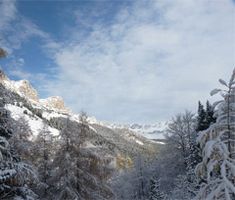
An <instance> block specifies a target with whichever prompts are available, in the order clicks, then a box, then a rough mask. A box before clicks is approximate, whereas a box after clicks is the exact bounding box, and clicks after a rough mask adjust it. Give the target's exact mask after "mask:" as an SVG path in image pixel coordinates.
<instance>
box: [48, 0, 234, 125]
mask: <svg viewBox="0 0 235 200" xmlns="http://www.w3.org/2000/svg"><path fill="white" fill-rule="evenodd" d="M104 4H105V3H104ZM234 11H235V9H234V4H233V2H232V1H230V0H225V1H202V0H200V1H193V0H187V1H177V0H176V1H170V0H169V1H168V0H164V1H163V0H159V1H147V2H146V1H137V2H134V3H133V4H131V5H128V6H126V7H122V9H120V11H119V12H117V14H116V15H115V17H114V19H113V20H112V21H111V22H109V23H108V25H107V23H102V22H101V23H95V22H96V21H95V20H94V19H93V23H94V25H93V26H92V30H91V31H90V32H89V33H87V34H86V36H84V35H83V34H81V32H82V30H80V29H79V26H78V28H74V30H73V32H71V35H72V37H70V39H69V40H68V41H67V42H66V43H65V44H64V46H63V47H62V48H61V49H60V50H59V51H57V52H56V53H55V55H54V60H55V63H56V64H57V65H58V77H57V82H55V83H54V84H51V87H49V90H50V93H54V92H55V91H57V93H58V95H62V96H64V98H65V99H66V101H67V103H68V104H69V105H71V106H72V108H73V109H75V110H76V111H79V110H81V109H84V110H87V111H88V112H89V113H91V114H94V115H95V116H97V117H98V118H101V119H106V120H113V121H154V120H163V119H167V118H169V117H170V116H171V115H173V114H175V113H176V112H180V111H181V110H182V109H186V108H189V109H190V108H191V109H194V108H195V105H196V104H197V101H198V100H199V99H206V98H208V93H209V91H210V89H212V88H213V87H214V86H215V84H216V79H217V78H218V77H219V76H222V77H226V76H227V75H228V74H229V73H230V71H231V69H232V67H233V65H234V61H235V55H234V52H235V47H234V41H235V38H234V35H235V27H234V24H235V18H234V17H235V16H234V13H235V12H234ZM79 12H81V11H80V10H78V11H77V16H79V17H80V20H82V19H81V16H83V13H79ZM96 14H97V13H96ZM91 19H92V18H91ZM85 22H89V21H87V19H86V20H85Z"/></svg>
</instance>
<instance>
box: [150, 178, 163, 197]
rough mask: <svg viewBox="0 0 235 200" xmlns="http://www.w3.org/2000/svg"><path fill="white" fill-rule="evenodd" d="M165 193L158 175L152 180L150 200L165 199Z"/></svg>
mask: <svg viewBox="0 0 235 200" xmlns="http://www.w3.org/2000/svg"><path fill="white" fill-rule="evenodd" d="M164 198H165V196H164V193H163V192H162V191H161V189H160V180H159V178H157V177H156V176H154V177H153V178H151V180H150V195H149V200H163V199H164Z"/></svg>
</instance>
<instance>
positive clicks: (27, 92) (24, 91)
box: [0, 69, 69, 112]
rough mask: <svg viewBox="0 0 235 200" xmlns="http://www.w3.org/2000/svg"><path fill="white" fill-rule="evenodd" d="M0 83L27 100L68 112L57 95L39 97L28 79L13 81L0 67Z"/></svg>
mask: <svg viewBox="0 0 235 200" xmlns="http://www.w3.org/2000/svg"><path fill="white" fill-rule="evenodd" d="M0 83H2V84H3V85H4V86H5V87H6V88H7V89H9V90H11V91H13V92H15V93H17V94H19V95H20V96H22V97H24V98H25V99H27V100H28V101H30V102H32V103H34V104H36V105H37V106H39V107H41V106H44V107H46V108H48V109H51V110H56V111H59V112H69V109H68V108H66V107H65V104H64V100H63V99H62V97H59V96H52V97H48V98H46V99H39V95H38V92H37V90H36V89H35V88H34V87H33V86H32V85H31V83H30V82H29V81H28V80H19V81H13V80H10V79H9V78H8V77H7V75H5V73H4V72H3V70H1V69H0Z"/></svg>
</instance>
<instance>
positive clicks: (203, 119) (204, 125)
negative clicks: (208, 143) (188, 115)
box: [196, 101, 216, 132]
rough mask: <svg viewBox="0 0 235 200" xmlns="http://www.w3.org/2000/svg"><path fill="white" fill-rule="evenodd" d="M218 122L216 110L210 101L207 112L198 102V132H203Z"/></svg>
mask: <svg viewBox="0 0 235 200" xmlns="http://www.w3.org/2000/svg"><path fill="white" fill-rule="evenodd" d="M215 122H216V118H215V117H214V108H213V106H212V105H211V104H210V102H209V101H207V102H206V110H205V109H204V106H203V105H202V104H201V102H200V101H199V102H198V116H197V127H196V131H197V132H199V131H203V130H206V129H208V128H209V126H210V125H211V124H213V123H215Z"/></svg>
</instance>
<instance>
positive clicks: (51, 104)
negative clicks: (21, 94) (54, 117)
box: [40, 96, 68, 111]
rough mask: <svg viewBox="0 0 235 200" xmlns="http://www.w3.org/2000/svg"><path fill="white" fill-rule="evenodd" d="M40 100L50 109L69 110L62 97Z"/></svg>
mask: <svg viewBox="0 0 235 200" xmlns="http://www.w3.org/2000/svg"><path fill="white" fill-rule="evenodd" d="M40 102H41V103H42V104H43V105H44V106H46V107H47V108H50V109H57V110H61V111H68V109H67V108H66V107H65V105H64V100H63V99H62V98H61V97H58V96H54V97H49V98H47V99H40Z"/></svg>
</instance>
